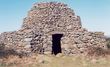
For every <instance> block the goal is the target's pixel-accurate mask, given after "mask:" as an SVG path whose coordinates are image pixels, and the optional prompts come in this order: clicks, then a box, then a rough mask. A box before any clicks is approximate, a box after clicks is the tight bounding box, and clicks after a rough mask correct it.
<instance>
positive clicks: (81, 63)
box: [0, 54, 110, 67]
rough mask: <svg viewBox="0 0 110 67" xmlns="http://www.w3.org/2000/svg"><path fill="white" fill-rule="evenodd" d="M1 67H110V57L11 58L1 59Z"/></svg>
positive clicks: (59, 55)
mask: <svg viewBox="0 0 110 67" xmlns="http://www.w3.org/2000/svg"><path fill="white" fill-rule="evenodd" d="M0 61H1V63H0V67H110V56H106V57H97V58H96V57H92V58H90V57H87V56H64V55H62V54H58V55H57V56H54V55H33V56H31V57H23V58H19V57H18V56H9V57H7V58H2V59H0Z"/></svg>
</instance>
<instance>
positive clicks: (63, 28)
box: [0, 2, 106, 55]
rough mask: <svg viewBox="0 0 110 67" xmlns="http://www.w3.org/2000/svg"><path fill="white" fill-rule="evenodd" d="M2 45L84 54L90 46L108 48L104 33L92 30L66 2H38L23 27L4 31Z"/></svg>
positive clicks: (55, 52)
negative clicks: (88, 28)
mask: <svg viewBox="0 0 110 67" xmlns="http://www.w3.org/2000/svg"><path fill="white" fill-rule="evenodd" d="M0 44H4V45H5V49H13V50H15V51H16V52H18V53H20V52H25V53H33V52H37V53H41V54H45V53H46V52H51V53H52V54H55V55H56V54H58V53H64V54H65V55H70V54H80V53H84V52H85V49H86V48H87V47H89V46H94V47H101V48H104V49H106V40H105V38H104V33H103V32H89V31H88V30H87V29H85V28H83V27H82V25H81V19H80V17H79V16H77V15H75V13H74V11H73V10H72V9H71V8H69V7H68V6H67V5H66V4H63V3H57V2H47V3H35V4H34V5H33V7H32V8H31V10H30V11H29V12H28V15H27V17H25V18H24V20H23V25H22V27H21V29H20V30H18V31H13V32H4V33H2V34H1V35H0Z"/></svg>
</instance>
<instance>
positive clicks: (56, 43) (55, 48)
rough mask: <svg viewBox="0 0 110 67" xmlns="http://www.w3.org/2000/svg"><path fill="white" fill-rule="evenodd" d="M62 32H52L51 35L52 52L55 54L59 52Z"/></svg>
mask: <svg viewBox="0 0 110 67" xmlns="http://www.w3.org/2000/svg"><path fill="white" fill-rule="evenodd" d="M62 36H63V34H53V35H52V54H54V55H56V54H58V53H61V52H62V50H61V38H62Z"/></svg>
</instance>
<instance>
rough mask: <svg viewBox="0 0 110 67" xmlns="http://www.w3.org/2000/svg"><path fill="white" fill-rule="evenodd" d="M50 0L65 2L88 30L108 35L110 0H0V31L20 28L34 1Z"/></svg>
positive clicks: (47, 0) (46, 0)
mask: <svg viewBox="0 0 110 67" xmlns="http://www.w3.org/2000/svg"><path fill="white" fill-rule="evenodd" d="M50 1H55V2H63V3H65V4H67V5H68V7H70V8H71V9H73V10H74V12H75V14H76V15H78V16H80V18H81V22H82V26H83V27H84V28H86V29H88V30H89V31H93V32H94V31H99V32H100V31H101V32H105V35H107V36H110V30H109V28H110V0H0V33H2V32H8V31H15V30H18V29H20V27H21V25H22V23H23V18H25V17H26V16H27V12H28V11H29V10H30V8H31V7H32V5H33V4H34V3H36V2H50Z"/></svg>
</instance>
